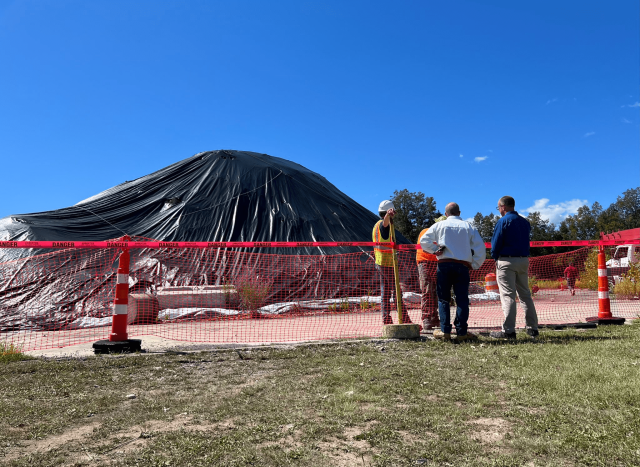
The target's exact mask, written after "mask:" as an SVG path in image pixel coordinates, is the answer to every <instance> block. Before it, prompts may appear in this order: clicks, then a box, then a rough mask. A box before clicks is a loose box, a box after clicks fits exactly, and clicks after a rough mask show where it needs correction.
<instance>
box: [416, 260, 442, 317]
mask: <svg viewBox="0 0 640 467" xmlns="http://www.w3.org/2000/svg"><path fill="white" fill-rule="evenodd" d="M436 268H437V263H436V262H435V261H421V262H419V263H418V273H419V277H420V291H421V292H422V300H421V301H420V307H421V308H422V317H421V319H422V320H425V319H427V320H436V319H437V318H438V296H437V295H436Z"/></svg>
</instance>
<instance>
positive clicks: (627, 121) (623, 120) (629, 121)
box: [622, 118, 631, 123]
mask: <svg viewBox="0 0 640 467" xmlns="http://www.w3.org/2000/svg"><path fill="white" fill-rule="evenodd" d="M622 123H631V120H627V119H626V118H623V119H622Z"/></svg>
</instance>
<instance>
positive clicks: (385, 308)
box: [376, 264, 407, 321]
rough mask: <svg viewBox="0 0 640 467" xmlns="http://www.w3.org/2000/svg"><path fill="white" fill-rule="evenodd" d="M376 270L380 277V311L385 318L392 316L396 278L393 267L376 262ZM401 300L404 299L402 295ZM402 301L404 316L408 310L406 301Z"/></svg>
mask: <svg viewBox="0 0 640 467" xmlns="http://www.w3.org/2000/svg"><path fill="white" fill-rule="evenodd" d="M376 271H377V272H378V277H379V278H380V294H381V297H380V311H381V312H382V319H383V320H384V319H385V317H387V316H388V317H391V296H392V295H393V296H394V297H395V295H396V279H395V276H394V274H393V268H392V267H387V266H380V265H378V264H376ZM400 300H402V297H400ZM400 303H402V314H403V316H404V315H406V314H407V310H406V309H405V307H404V303H403V302H400ZM403 321H404V320H403Z"/></svg>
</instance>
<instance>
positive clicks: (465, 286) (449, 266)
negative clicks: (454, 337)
mask: <svg viewBox="0 0 640 467" xmlns="http://www.w3.org/2000/svg"><path fill="white" fill-rule="evenodd" d="M436 277H437V278H438V282H437V286H436V290H437V292H438V313H439V314H440V329H441V330H442V332H444V333H446V334H450V333H451V316H450V312H449V302H450V301H451V287H452V286H453V293H455V294H456V304H457V305H458V306H457V308H456V319H455V321H454V322H453V324H454V326H455V327H456V332H457V333H458V335H459V336H464V335H465V334H467V320H468V319H469V269H467V267H466V266H465V265H464V264H460V263H440V262H439V261H438V271H437V273H436Z"/></svg>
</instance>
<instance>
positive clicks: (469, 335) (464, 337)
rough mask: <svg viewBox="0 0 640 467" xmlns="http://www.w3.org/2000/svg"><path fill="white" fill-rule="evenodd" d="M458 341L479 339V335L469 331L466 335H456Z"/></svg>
mask: <svg viewBox="0 0 640 467" xmlns="http://www.w3.org/2000/svg"><path fill="white" fill-rule="evenodd" d="M454 340H455V341H456V342H463V341H477V340H478V336H476V335H475V334H473V333H471V332H467V333H466V334H464V335H462V336H461V335H459V334H458V335H456V338H455V339H454Z"/></svg>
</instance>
